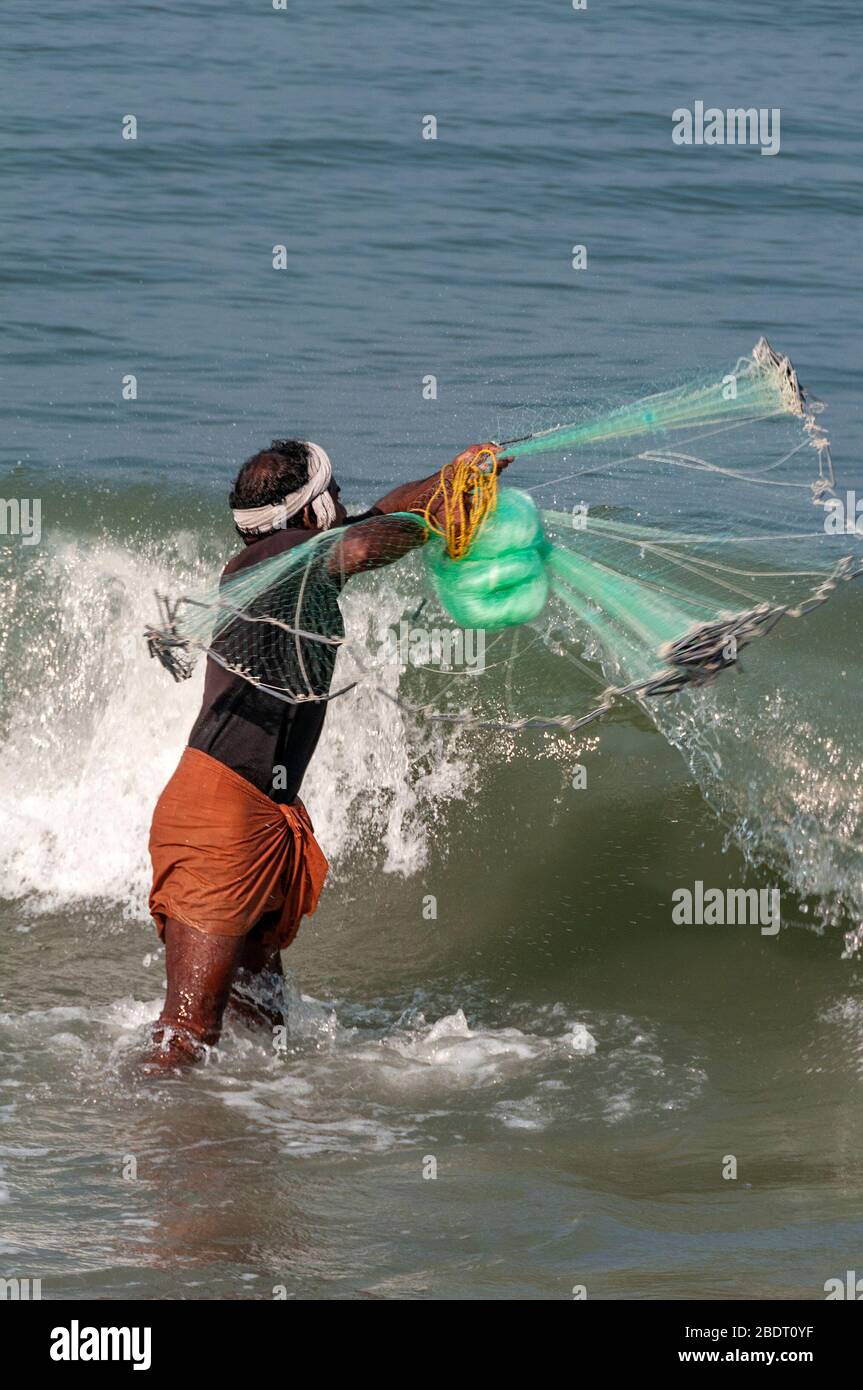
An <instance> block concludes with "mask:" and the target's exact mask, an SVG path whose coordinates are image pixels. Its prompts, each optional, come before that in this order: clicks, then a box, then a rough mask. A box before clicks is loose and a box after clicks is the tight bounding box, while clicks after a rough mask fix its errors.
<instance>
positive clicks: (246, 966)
mask: <svg viewBox="0 0 863 1390" xmlns="http://www.w3.org/2000/svg"><path fill="white" fill-rule="evenodd" d="M278 916H279V914H278V913H270V914H267V915H265V916H264V917H262V918H261V919H260V921H259V922H257V923H256V924H255V926H254V927H253V928H252V930H251V931H250V932H249V934H248V936H247V937H246V938H245V940H244V950H243V955H242V958H241V960H240V963H239V966H238V969H237V972H236V975H235V976H234V983H233V986H232V988H231V993H230V996H229V998H228V1013H229V1015H230V1016H231V1017H232V1018H236V1019H238V1020H239V1021H240V1022H241V1023H245V1024H247V1025H248V1026H249V1027H253V1028H255V1027H256V1028H266V1029H273V1028H275V1027H278V1026H279V1025H283V1024H284V1022H285V1013H286V1010H285V976H284V972H283V970H282V957H281V954H280V953H279V948H278V946H274V945H273V944H272V935H271V934H270V935H269V937H268V928H270V929H271V928H272V927H273V926H274V925H275V922H276V921H277V920H278Z"/></svg>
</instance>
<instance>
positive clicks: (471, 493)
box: [423, 444, 498, 560]
mask: <svg viewBox="0 0 863 1390" xmlns="http://www.w3.org/2000/svg"><path fill="white" fill-rule="evenodd" d="M497 472H498V460H497V450H496V449H495V448H494V447H493V446H492V445H490V444H482V445H478V446H477V447H476V448H473V449H465V451H464V453H463V454H459V456H458V458H457V459H455V460H454V461H453V462H452V463H448V464H447V466H446V468H443V469H442V470H441V475H440V479H439V481H438V485H437V487H436V488H435V490H434V492H433V493H432V495H431V497H430V498H429V500H428V504H427V506H426V509H425V511H424V512H423V516H424V517H425V520H426V523H427V525H428V527H429V529H430V530H431V531H433V532H434V534H435V535H436V536H443V538H444V540H445V541H446V548H447V552H448V554H449V555H450V556H451V557H452V558H453V560H461V559H463V558H464V556H465V555H466V554H467V552H468V550H469V549H470V547H471V545H472V544H473V542H474V540H475V539H476V536H477V533H478V532H479V529H480V527H481V526H482V525H483V523H484V522H485V520H486V517H488V516H490V515H491V513H492V512H493V511H494V509H495V507H496V506H497ZM437 511H439V512H440V513H441V520H440V521H438V520H437V519H436V518H435V517H434V515H433V513H434V512H437Z"/></svg>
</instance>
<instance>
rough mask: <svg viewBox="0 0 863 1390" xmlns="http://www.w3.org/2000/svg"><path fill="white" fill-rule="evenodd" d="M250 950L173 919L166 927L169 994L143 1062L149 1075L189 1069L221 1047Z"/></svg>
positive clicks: (240, 939) (239, 942)
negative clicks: (230, 1003) (207, 1047)
mask: <svg viewBox="0 0 863 1390" xmlns="http://www.w3.org/2000/svg"><path fill="white" fill-rule="evenodd" d="M245 948H246V938H245V937H242V936H210V935H208V933H207V932H202V931H198V930H197V929H196V928H195V927H188V926H186V924H185V923H184V922H177V921H175V920H174V918H172V917H169V918H168V921H167V922H166V924H165V954H166V968H167V973H168V990H167V993H166V995H165V1006H164V1008H163V1009H162V1012H161V1014H160V1016H159V1019H158V1022H157V1023H156V1026H155V1028H154V1029H153V1046H152V1047H151V1049H150V1051H149V1052H148V1053H147V1055H146V1057H145V1059H144V1066H145V1070H146V1071H148V1072H160V1071H172V1070H176V1068H178V1067H187V1066H190V1065H191V1064H192V1063H193V1062H198V1061H200V1060H201V1058H202V1057H203V1055H204V1047H205V1045H210V1046H211V1045H212V1044H213V1043H215V1042H218V1040H219V1035H220V1033H221V1031H222V1015H223V1014H224V1011H225V1005H226V1004H227V1002H228V996H229V994H230V992H231V984H232V982H233V979H234V975H235V973H236V971H237V968H238V966H239V965H240V962H241V960H242V958H243V954H244V951H245Z"/></svg>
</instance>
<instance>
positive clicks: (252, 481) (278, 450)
mask: <svg viewBox="0 0 863 1390" xmlns="http://www.w3.org/2000/svg"><path fill="white" fill-rule="evenodd" d="M308 480H309V451H308V449H307V448H306V446H305V444H304V443H303V441H302V440H301V439H274V440H273V442H272V444H271V445H270V447H269V449H262V450H261V452H260V453H259V454H253V455H252V457H251V458H250V459H246V462H245V463H244V464H243V466H242V468H241V469H240V471H239V473H238V474H237V477H236V481H235V482H234V486H233V488H232V490H231V494H230V496H229V498H228V506H229V507H231V508H232V509H233V508H234V507H237V508H241V507H267V506H270V505H273V504H275V503H277V502H281V501H283V500H284V498H285V497H287V496H288V494H289V493H291V492H296V491H297V490H298V488H301V487H302V486H303V484H304V483H307V482H308ZM303 524H304V522H303V516H302V512H301V513H300V514H299V515H298V516H296V517H292V518H291V519H290V520H289V521H288V522H287V523H286V525H287V526H288V527H291V526H302V525H303ZM235 529H236V531H237V533H238V534H239V535H241V536H245V535H247V534H248V533H247V532H244V531H241V530H240V528H239V526H237V527H236V528H235ZM262 534H264V533H262ZM267 534H269V533H267ZM256 539H260V537H256Z"/></svg>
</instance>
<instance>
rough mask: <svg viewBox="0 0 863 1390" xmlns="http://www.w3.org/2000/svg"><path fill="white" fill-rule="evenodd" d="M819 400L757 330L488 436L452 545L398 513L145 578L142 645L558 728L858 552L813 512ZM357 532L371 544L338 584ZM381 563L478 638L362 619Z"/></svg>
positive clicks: (719, 657)
mask: <svg viewBox="0 0 863 1390" xmlns="http://www.w3.org/2000/svg"><path fill="white" fill-rule="evenodd" d="M820 410H821V406H820V402H817V401H816V400H814V399H813V398H811V397H809V396H808V395H807V394H806V393H805V392H804V391H803V390H802V388H801V387H800V385H799V382H798V380H797V375H796V372H795V371H794V368H793V367H792V365H791V363H790V362H789V360H788V359H787V358H785V357H782V356H780V355H779V354H778V353H776V352H774V351H773V349H772V348H771V347H770V345H769V344H768V343H767V342H766V340H764V339H761V340H760V341H759V343H758V344H756V347H755V349H754V350H753V352H752V354H751V355H750V356H748V357H746V358H742V359H740V360H739V361H738V362H737V363H736V364H735V365H734V367H733V368H732V369H731V370H730V371H729V372H726V373H725V374H724V375H722V376H718V377H716V378H712V379H708V380H700V381H695V382H691V383H689V384H688V385H684V386H679V387H675V388H674V389H671V390H668V391H664V392H661V393H657V394H654V395H652V396H649V397H646V398H644V399H642V400H640V401H638V402H635V403H633V404H630V405H626V406H622V407H619V408H616V409H614V410H611V411H608V412H605V413H603V414H602V415H601V416H599V417H597V418H585V419H583V420H581V421H575V422H571V423H569V424H565V425H560V426H555V427H554V428H552V429H548V430H545V431H543V432H541V433H538V434H533V435H531V436H529V437H526V438H523V439H519V440H514V441H509V442H506V443H505V444H503V445H501V446H500V449H501V452H502V453H503V452H505V453H506V454H509V455H511V456H513V457H514V460H515V461H514V463H513V464H512V466H511V472H510V474H508V475H507V479H509V477H512V478H513V479H514V480H517V481H518V483H519V486H517V487H510V486H502V487H501V488H500V490H499V492H498V500H497V507H496V510H495V511H494V512H493V513H492V514H491V515H490V516H489V517H487V519H486V520H485V522H484V523H483V525H482V527H481V528H480V530H479V532H478V534H477V536H476V537H475V539H474V540H473V542H472V544H471V546H470V548H469V550H468V553H467V555H466V556H465V557H464V558H462V559H458V560H454V559H452V558H450V556H449V555H448V554H447V551H446V548H445V546H444V544H443V542H442V541H441V539H440V538H439V537H438V536H436V535H432V534H429V532H428V528H427V527H426V523H425V522H424V521H423V519H422V518H420V517H417V516H414V515H408V514H398V515H396V516H392V517H380V518H371V519H369V520H366V521H363V522H359V523H357V524H356V525H354V526H351V527H346V528H343V529H342V530H339V531H330V532H323V533H321V534H320V535H318V536H315V537H314V538H313V539H311V540H309V541H307V542H305V543H303V544H301V545H298V546H296V547H293V548H292V549H289V550H287V551H286V552H285V553H283V554H281V555H279V556H277V557H275V558H274V559H272V560H269V561H265V562H263V563H261V564H259V565H255V566H252V567H250V568H248V569H247V570H245V571H242V572H240V573H239V574H238V575H236V576H234V577H231V578H229V579H227V580H224V581H223V582H222V583H221V584H220V585H218V586H215V587H214V588H213V590H211V592H210V593H209V594H205V595H201V596H198V597H183V598H180V599H178V600H173V601H172V600H168V599H164V598H162V599H161V600H160V602H161V604H162V620H161V623H160V625H159V626H158V627H154V628H151V629H149V630H148V634H147V635H148V640H149V643H150V650H151V652H152V653H153V655H155V656H157V657H159V659H160V660H161V661H162V663H163V664H164V665H165V666H167V667H168V669H169V670H170V671H171V672H172V674H173V675H175V676H176V677H177V678H178V679H179V678H182V677H184V676H186V675H188V674H190V673H191V669H192V667H193V665H194V661H195V657H196V656H197V654H198V653H205V654H206V655H207V656H208V657H210V658H212V659H213V660H215V661H217V662H219V663H220V664H222V665H223V666H225V667H226V668H227V669H229V670H231V671H233V672H235V673H236V674H238V675H239V676H242V677H243V679H245V680H247V681H250V682H251V683H252V684H255V685H257V686H259V687H260V688H261V689H262V690H263V691H265V692H266V693H267V694H269V695H272V696H274V697H275V698H278V699H282V700H287V701H289V702H292V703H296V702H302V701H305V700H325V699H330V698H333V697H334V696H336V695H341V694H344V693H346V692H347V691H348V690H353V689H354V688H355V687H357V686H363V687H365V688H367V689H368V690H370V691H378V692H379V693H381V694H383V695H385V696H387V697H388V698H389V699H391V700H394V701H395V702H396V704H398V705H400V706H401V707H402V709H404V710H405V711H406V712H409V713H411V714H413V715H415V716H417V717H420V718H424V719H429V720H434V721H444V722H450V723H455V724H466V725H478V726H481V727H491V728H503V729H526V728H550V729H557V730H559V731H562V732H571V731H573V730H575V729H579V728H581V727H583V726H584V725H586V724H589V723H591V722H592V721H593V720H595V719H598V718H599V717H601V716H602V715H604V714H606V713H607V712H608V711H609V710H611V709H612V708H613V707H614V705H615V704H616V703H617V702H619V701H621V700H623V699H626V698H629V699H637V700H641V701H649V700H651V699H657V698H661V697H666V696H672V695H676V694H679V693H680V692H681V691H683V690H684V689H686V688H687V687H693V688H694V687H699V686H705V685H708V684H710V683H711V682H712V681H713V680H714V679H715V678H716V677H717V676H718V675H719V674H720V673H722V672H723V671H725V670H727V669H729V668H733V667H736V666H737V665H738V658H739V654H740V652H741V650H742V649H743V648H744V647H746V646H748V645H749V644H750V643H751V642H753V641H754V640H755V639H756V638H758V637H761V636H764V635H765V634H766V633H768V632H769V631H770V630H771V629H772V628H773V627H774V626H775V625H776V624H777V623H778V622H779V621H780V619H782V618H787V617H792V618H800V617H803V616H804V615H805V614H807V613H808V612H810V611H811V610H812V609H813V608H815V607H817V606H818V605H819V604H821V603H823V602H824V601H825V600H826V599H827V598H828V597H829V596H830V594H832V593H833V592H834V591H835V589H836V587H837V586H838V585H839V584H840V583H841V582H844V581H846V580H849V579H852V578H855V577H857V576H858V575H859V574H860V573H861V570H863V561H861V557H860V554H859V544H857V543H856V542H855V541H853V540H852V538H851V537H849V536H836V535H834V534H828V531H827V528H825V525H824V514H825V505H826V504H827V503H828V502H829V501H830V500H832V499H835V497H836V493H835V479H834V475H833V465H832V461H831V457H830V449H829V443H828V439H827V436H826V433H825V432H824V430H823V428H822V427H821V425H820V422H819V414H820ZM549 461H550V462H551V467H549ZM363 547H365V550H366V551H367V553H368V554H369V555H370V556H371V555H373V556H375V557H376V559H375V562H374V564H372V563H369V564H368V565H367V566H365V567H361V568H365V569H367V570H368V571H369V572H368V573H360V574H359V576H358V577H351V579H350V584H349V585H348V588H347V590H346V589H345V585H346V580H347V576H348V574H349V573H351V572H352V571H353V570H355V569H356V564H355V559H352V558H351V556H354V557H355V555H356V553H357V549H358V548H359V550H362V549H363ZM415 552H416V554H419V555H421V556H422V559H421V560H420V561H417V559H416V557H415V556H414V558H413V559H411V558H409V556H410V555H414V553H415ZM396 557H398V558H399V563H398V565H396V566H394V569H393V570H392V571H389V570H384V569H382V566H384V565H386V563H387V561H388V560H390V559H395V558H396ZM378 570H380V573H378V572H372V571H378ZM383 574H386V575H387V576H389V577H390V578H392V577H393V576H395V578H396V580H397V583H398V586H399V588H398V593H399V601H398V602H397V604H396V608H397V609H399V610H400V611H398V612H397V613H394V614H393V623H397V624H398V626H399V628H400V629H401V630H402V631H404V630H405V629H407V630H408V631H409V632H414V633H416V632H417V631H421V632H422V633H425V635H426V637H427V638H429V634H431V636H432V637H433V636H434V635H435V634H437V635H438V637H440V635H441V632H442V631H444V630H445V629H447V628H452V625H453V624H455V625H456V628H457V630H458V632H459V633H461V635H462V636H463V637H464V636H466V635H468V634H473V635H474V637H478V638H480V639H481V641H479V642H478V643H477V642H476V641H475V642H474V644H473V647H472V649H471V650H472V651H473V659H472V660H471V661H470V662H467V661H465V660H463V659H462V661H461V665H460V664H459V659H458V656H459V651H461V654H462V658H463V655H464V651H465V650H466V648H465V646H464V644H462V647H461V648H459V646H458V643H457V642H453V641H450V642H448V643H443V642H442V641H438V643H437V646H435V642H434V641H433V640H430V639H429V640H427V641H426V642H425V650H426V652H427V654H429V655H428V659H425V660H423V661H414V660H412V659H406V657H405V653H404V649H403V647H399V648H395V649H394V646H393V643H392V642H389V643H382V642H381V641H380V633H379V632H378V634H377V637H375V636H374V635H373V634H372V635H370V627H369V622H368V620H367V619H368V616H369V614H377V615H378V616H379V615H380V614H381V612H382V611H383V610H382V600H381V592H382V591H381V588H380V585H381V580H382V575H383ZM429 589H430V590H431V593H432V594H433V596H434V597H433V598H430V597H429ZM388 593H389V598H388V603H389V604H390V608H392V586H390V588H389V590H388ZM352 594H355V595H357V596H359V595H363V596H364V598H365V602H364V603H361V604H358V610H359V612H360V613H362V614H363V615H364V616H365V619H366V620H365V621H362V620H361V621H359V622H356V623H355V624H354V630H353V631H352V629H351V623H347V624H346V623H345V621H344V619H343V610H345V611H347V608H350V606H351V605H350V602H349V603H348V605H347V608H346V605H345V599H346V597H347V596H350V595H352ZM351 601H352V602H354V603H356V602H357V600H356V599H352V600H351ZM450 635H451V634H450ZM444 647H446V650H447V652H448V657H447V659H442V658H441V657H440V656H439V655H438V656H435V655H434V653H435V652H438V653H440V651H441V650H443V648H444ZM479 647H481V648H482V652H481V659H477V651H478V648H479ZM394 650H396V658H395V660H396V663H397V665H398V672H397V676H396V679H395V680H394V679H393V671H392V668H393V660H394V658H393V651H394ZM453 652H455V659H453ZM385 668H386V669H385Z"/></svg>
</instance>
